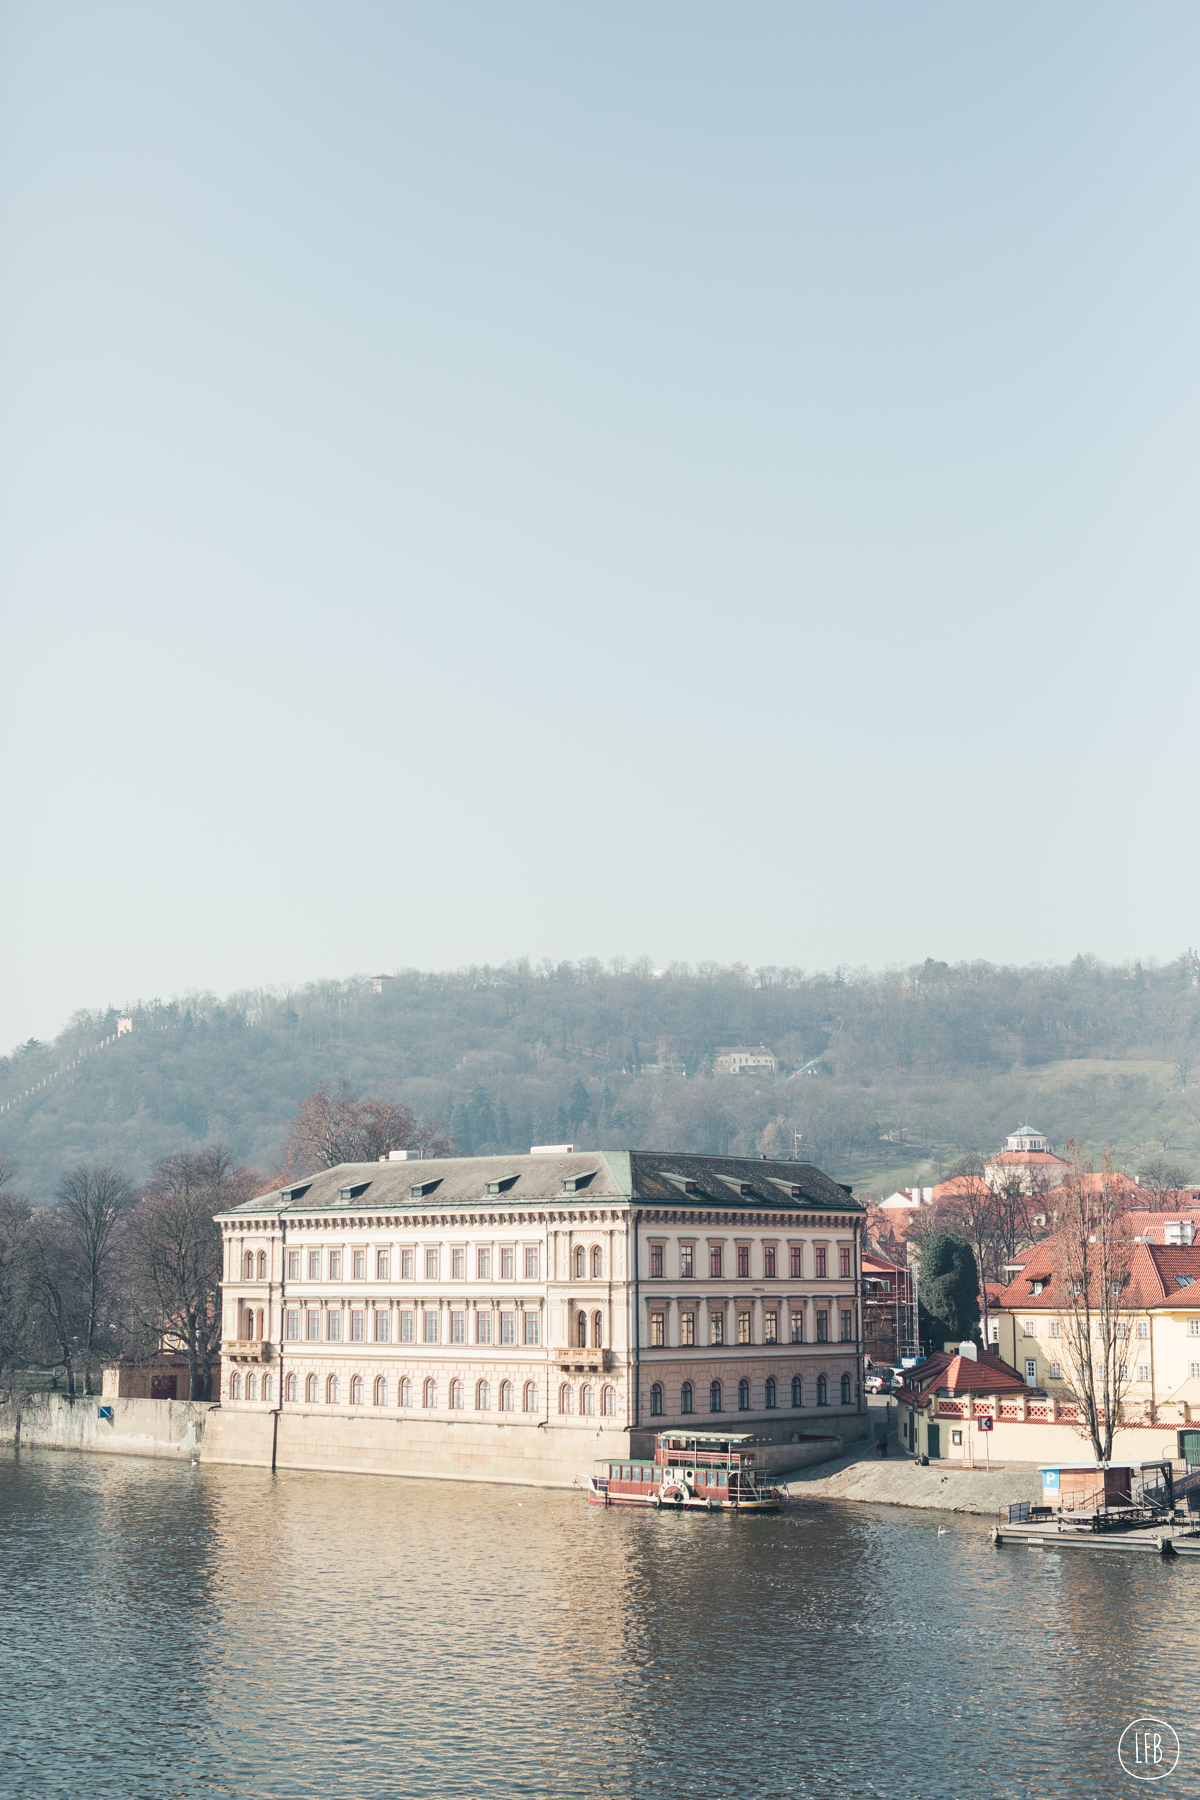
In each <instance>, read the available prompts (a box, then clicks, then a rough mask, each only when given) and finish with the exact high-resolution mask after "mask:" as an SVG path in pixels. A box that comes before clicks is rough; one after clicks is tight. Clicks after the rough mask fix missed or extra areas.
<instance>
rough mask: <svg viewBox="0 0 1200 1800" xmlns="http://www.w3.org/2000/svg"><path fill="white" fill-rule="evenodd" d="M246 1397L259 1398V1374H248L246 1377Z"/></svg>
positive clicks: (248, 1398)
mask: <svg viewBox="0 0 1200 1800" xmlns="http://www.w3.org/2000/svg"><path fill="white" fill-rule="evenodd" d="M246 1398H247V1400H257V1399H258V1376H257V1375H247V1377H246Z"/></svg>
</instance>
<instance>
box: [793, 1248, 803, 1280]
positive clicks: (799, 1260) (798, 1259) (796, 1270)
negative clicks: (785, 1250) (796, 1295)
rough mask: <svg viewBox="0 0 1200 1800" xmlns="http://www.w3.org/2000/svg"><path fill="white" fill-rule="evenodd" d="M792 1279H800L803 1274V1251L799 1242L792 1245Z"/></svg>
mask: <svg viewBox="0 0 1200 1800" xmlns="http://www.w3.org/2000/svg"><path fill="white" fill-rule="evenodd" d="M791 1257H792V1280H793V1281H800V1280H801V1279H802V1278H803V1275H804V1251H803V1250H802V1249H801V1247H800V1245H799V1244H793V1245H792V1251H791Z"/></svg>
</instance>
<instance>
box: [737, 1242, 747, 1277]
mask: <svg viewBox="0 0 1200 1800" xmlns="http://www.w3.org/2000/svg"><path fill="white" fill-rule="evenodd" d="M737 1253H738V1280H739V1281H749V1279H750V1246H749V1244H739V1245H738V1247H737Z"/></svg>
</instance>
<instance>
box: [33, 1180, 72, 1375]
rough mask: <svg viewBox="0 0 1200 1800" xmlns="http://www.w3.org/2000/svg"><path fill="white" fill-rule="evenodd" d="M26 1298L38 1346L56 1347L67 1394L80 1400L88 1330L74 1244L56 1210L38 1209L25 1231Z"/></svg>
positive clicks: (35, 1341) (52, 1208) (66, 1226)
mask: <svg viewBox="0 0 1200 1800" xmlns="http://www.w3.org/2000/svg"><path fill="white" fill-rule="evenodd" d="M22 1238H23V1249H24V1256H23V1258H22V1262H23V1268H24V1275H25V1297H26V1301H27V1303H28V1306H29V1309H30V1312H31V1314H32V1319H33V1323H34V1326H35V1332H36V1336H35V1339H34V1343H35V1345H37V1344H38V1342H39V1340H40V1345H39V1347H52V1348H53V1349H54V1351H55V1352H56V1358H55V1360H56V1361H57V1362H61V1363H62V1364H63V1365H64V1369H65V1372H66V1378H67V1395H68V1397H69V1398H70V1399H72V1400H73V1399H74V1398H75V1359H76V1356H77V1355H78V1352H79V1343H80V1338H81V1336H82V1334H83V1329H84V1309H83V1304H82V1290H81V1286H80V1282H79V1264H78V1259H77V1256H76V1253H75V1245H74V1243H73V1241H72V1237H71V1232H70V1229H69V1227H68V1224H67V1221H66V1219H65V1218H64V1217H63V1214H62V1213H61V1212H60V1211H59V1209H58V1208H57V1207H38V1208H37V1209H36V1210H34V1211H32V1212H31V1213H30V1215H29V1219H28V1222H27V1223H26V1225H25V1228H24V1231H23V1232H22Z"/></svg>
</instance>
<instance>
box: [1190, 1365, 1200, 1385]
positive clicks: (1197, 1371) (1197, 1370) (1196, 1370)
mask: <svg viewBox="0 0 1200 1800" xmlns="http://www.w3.org/2000/svg"><path fill="white" fill-rule="evenodd" d="M1197 1375H1200V1362H1194V1363H1189V1364H1188V1377H1189V1379H1190V1380H1192V1381H1195V1379H1196V1377H1197Z"/></svg>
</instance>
